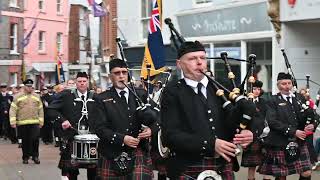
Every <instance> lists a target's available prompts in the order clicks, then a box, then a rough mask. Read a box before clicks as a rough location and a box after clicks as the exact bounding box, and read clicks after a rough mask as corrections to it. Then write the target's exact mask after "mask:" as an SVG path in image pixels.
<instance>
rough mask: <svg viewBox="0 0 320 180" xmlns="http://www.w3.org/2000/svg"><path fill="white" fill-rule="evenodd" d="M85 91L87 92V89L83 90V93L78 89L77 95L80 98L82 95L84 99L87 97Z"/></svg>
mask: <svg viewBox="0 0 320 180" xmlns="http://www.w3.org/2000/svg"><path fill="white" fill-rule="evenodd" d="M87 92H88V91H86V92H84V93H83V94H82V93H81V92H80V91H79V90H77V94H78V96H79V97H80V98H81V96H82V95H84V99H87Z"/></svg>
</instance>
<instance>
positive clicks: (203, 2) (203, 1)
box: [196, 0, 212, 4]
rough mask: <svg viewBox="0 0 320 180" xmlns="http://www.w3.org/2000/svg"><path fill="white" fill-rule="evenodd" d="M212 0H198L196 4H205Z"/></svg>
mask: <svg viewBox="0 0 320 180" xmlns="http://www.w3.org/2000/svg"><path fill="white" fill-rule="evenodd" d="M211 2H212V0H196V4H205V3H211Z"/></svg>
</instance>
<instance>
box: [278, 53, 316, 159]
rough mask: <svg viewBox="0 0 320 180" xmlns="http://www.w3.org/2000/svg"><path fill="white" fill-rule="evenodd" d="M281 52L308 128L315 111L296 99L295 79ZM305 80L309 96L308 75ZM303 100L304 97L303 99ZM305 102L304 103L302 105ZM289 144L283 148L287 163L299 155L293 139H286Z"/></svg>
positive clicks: (312, 120)
mask: <svg viewBox="0 0 320 180" xmlns="http://www.w3.org/2000/svg"><path fill="white" fill-rule="evenodd" d="M281 51H282V55H283V57H284V60H285V64H286V67H287V70H288V73H289V74H290V75H291V81H292V85H293V93H294V94H295V97H296V100H297V102H298V104H299V106H300V112H301V113H302V115H303V117H304V118H305V121H304V124H303V125H304V126H308V125H309V124H313V123H315V122H316V120H315V119H316V117H317V113H316V111H315V110H314V109H313V108H312V107H310V103H309V100H306V101H305V100H303V101H302V100H301V99H300V97H298V93H297V89H298V87H297V79H296V78H295V76H294V74H293V71H292V69H291V65H290V63H289V60H288V57H287V55H286V53H285V51H284V49H281ZM306 78H307V85H306V88H307V90H306V93H307V95H310V93H309V91H310V85H309V81H310V75H307V76H306ZM303 98H305V97H303ZM304 102H306V103H304ZM312 133H313V132H306V134H312ZM288 141H289V143H288V144H287V146H286V148H285V157H286V160H287V161H288V162H292V161H294V160H296V159H297V158H298V157H299V155H300V153H299V144H298V143H297V142H296V141H295V138H288Z"/></svg>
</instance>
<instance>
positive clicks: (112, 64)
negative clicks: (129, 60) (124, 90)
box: [109, 58, 128, 72]
mask: <svg viewBox="0 0 320 180" xmlns="http://www.w3.org/2000/svg"><path fill="white" fill-rule="evenodd" d="M116 67H119V68H127V67H128V66H127V64H126V62H125V61H124V60H122V59H118V58H115V59H112V60H111V61H110V62H109V72H111V70H112V69H113V68H116Z"/></svg>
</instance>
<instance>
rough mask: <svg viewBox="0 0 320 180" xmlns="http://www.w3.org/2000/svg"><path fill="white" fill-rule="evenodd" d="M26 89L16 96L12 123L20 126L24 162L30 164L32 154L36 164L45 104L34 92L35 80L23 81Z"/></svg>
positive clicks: (11, 109)
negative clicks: (43, 104)
mask: <svg viewBox="0 0 320 180" xmlns="http://www.w3.org/2000/svg"><path fill="white" fill-rule="evenodd" d="M23 83H24V85H25V87H24V91H23V92H21V93H19V94H17V95H16V96H15V97H14V100H13V102H12V103H11V107H10V114H9V115H10V125H11V127H12V128H17V127H19V133H20V136H21V138H22V153H23V156H22V159H23V161H22V163H23V164H28V160H29V158H30V156H31V157H32V160H33V161H34V163H35V164H40V160H39V137H40V128H41V127H42V126H43V121H44V120H43V106H42V102H41V100H40V97H39V95H37V94H35V93H34V92H33V88H32V85H33V81H32V80H31V79H27V80H26V81H24V82H23Z"/></svg>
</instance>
